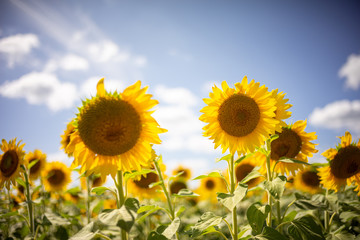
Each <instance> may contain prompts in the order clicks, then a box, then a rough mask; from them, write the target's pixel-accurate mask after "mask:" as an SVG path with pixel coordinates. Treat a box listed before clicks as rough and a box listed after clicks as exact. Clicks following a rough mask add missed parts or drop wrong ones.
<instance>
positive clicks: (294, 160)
mask: <svg viewBox="0 0 360 240" xmlns="http://www.w3.org/2000/svg"><path fill="white" fill-rule="evenodd" d="M277 162H283V163H298V164H305V165H310V163H307V162H303V161H300V160H297V159H294V158H287V157H282V158H280V159H279V160H277Z"/></svg>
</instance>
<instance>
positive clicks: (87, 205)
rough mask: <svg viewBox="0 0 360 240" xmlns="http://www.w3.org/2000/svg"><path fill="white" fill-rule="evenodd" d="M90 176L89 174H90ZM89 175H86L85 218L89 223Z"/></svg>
mask: <svg viewBox="0 0 360 240" xmlns="http://www.w3.org/2000/svg"><path fill="white" fill-rule="evenodd" d="M90 176H91V175H90ZM90 176H87V177H86V193H87V194H86V219H87V223H88V224H89V223H90V221H91V220H90V197H91V195H90V194H91V193H90Z"/></svg>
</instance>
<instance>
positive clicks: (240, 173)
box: [235, 152, 265, 189]
mask: <svg viewBox="0 0 360 240" xmlns="http://www.w3.org/2000/svg"><path fill="white" fill-rule="evenodd" d="M262 155H263V154H262V153H260V152H256V153H254V154H253V155H252V156H250V157H247V158H245V159H244V160H242V161H241V162H240V163H239V164H237V165H236V166H235V176H236V180H237V182H240V181H241V180H243V179H244V178H245V177H246V176H247V175H248V174H249V173H250V172H251V171H252V170H253V169H254V168H255V167H256V166H260V163H261V162H262V161H263V159H262ZM264 180H265V179H264V177H257V178H253V179H251V180H250V181H248V182H247V183H246V184H247V185H248V188H249V189H250V188H253V187H256V186H257V185H258V184H260V183H261V182H262V181H264Z"/></svg>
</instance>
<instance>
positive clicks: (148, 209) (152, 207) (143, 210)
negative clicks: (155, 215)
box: [137, 205, 159, 214]
mask: <svg viewBox="0 0 360 240" xmlns="http://www.w3.org/2000/svg"><path fill="white" fill-rule="evenodd" d="M158 208H159V206H157V205H146V206H141V207H140V208H139V209H138V210H137V213H138V214H140V213H143V212H147V211H151V210H153V209H158Z"/></svg>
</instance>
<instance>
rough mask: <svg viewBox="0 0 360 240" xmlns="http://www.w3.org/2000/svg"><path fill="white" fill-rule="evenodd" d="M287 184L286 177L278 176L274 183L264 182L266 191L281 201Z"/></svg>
mask: <svg viewBox="0 0 360 240" xmlns="http://www.w3.org/2000/svg"><path fill="white" fill-rule="evenodd" d="M285 184H286V177H285V176H278V177H277V178H275V179H274V180H272V181H264V187H265V189H266V190H267V191H268V192H269V193H270V195H271V196H273V197H274V198H275V199H280V198H281V196H282V195H283V193H284V190H285Z"/></svg>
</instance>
